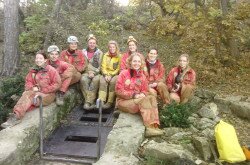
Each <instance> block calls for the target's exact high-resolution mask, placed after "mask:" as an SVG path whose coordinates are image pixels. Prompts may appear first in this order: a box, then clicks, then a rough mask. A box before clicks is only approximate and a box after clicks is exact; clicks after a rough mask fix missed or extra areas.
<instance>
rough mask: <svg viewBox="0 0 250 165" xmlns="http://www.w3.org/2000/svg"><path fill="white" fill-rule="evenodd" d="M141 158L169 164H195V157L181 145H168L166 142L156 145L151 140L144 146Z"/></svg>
mask: <svg viewBox="0 0 250 165" xmlns="http://www.w3.org/2000/svg"><path fill="white" fill-rule="evenodd" d="M143 156H145V157H153V158H156V159H159V160H162V161H164V162H168V163H169V164H174V163H175V164H176V162H177V161H179V162H180V163H181V162H182V163H188V164H189V165H192V164H195V162H194V161H195V159H196V157H195V156H194V155H193V154H192V153H191V152H189V151H188V150H186V149H185V148H184V147H182V146H181V145H176V144H169V143H167V142H161V143H157V142H155V141H153V140H151V141H149V142H148V143H147V144H146V145H145V146H144V152H143Z"/></svg>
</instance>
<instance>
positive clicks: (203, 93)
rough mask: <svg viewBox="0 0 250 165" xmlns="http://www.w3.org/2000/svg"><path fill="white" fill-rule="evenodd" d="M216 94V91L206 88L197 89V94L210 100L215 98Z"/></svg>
mask: <svg viewBox="0 0 250 165" xmlns="http://www.w3.org/2000/svg"><path fill="white" fill-rule="evenodd" d="M215 95H216V94H215V93H214V92H212V91H209V90H206V89H201V88H199V89H197V90H196V91H195V96H197V97H199V98H201V99H207V100H210V101H211V100H213V99H214V97H215Z"/></svg>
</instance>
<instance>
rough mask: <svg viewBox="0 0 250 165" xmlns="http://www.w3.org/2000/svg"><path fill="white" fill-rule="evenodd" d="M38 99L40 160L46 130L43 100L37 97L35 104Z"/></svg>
mask: <svg viewBox="0 0 250 165" xmlns="http://www.w3.org/2000/svg"><path fill="white" fill-rule="evenodd" d="M37 99H39V103H40V105H39V121H40V126H39V131H40V158H41V159H42V158H43V154H44V153H43V137H44V130H43V128H44V127H43V102H42V101H43V98H42V96H40V95H36V96H35V97H34V100H33V102H34V104H37Z"/></svg>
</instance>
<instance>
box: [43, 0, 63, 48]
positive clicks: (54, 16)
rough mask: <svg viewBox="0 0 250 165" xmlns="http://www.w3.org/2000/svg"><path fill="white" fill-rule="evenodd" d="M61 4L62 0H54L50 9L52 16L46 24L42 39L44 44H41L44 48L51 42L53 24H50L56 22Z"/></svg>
mask: <svg viewBox="0 0 250 165" xmlns="http://www.w3.org/2000/svg"><path fill="white" fill-rule="evenodd" d="M61 6H62V0H56V2H55V6H54V9H53V11H52V17H51V18H50V20H49V25H48V26H47V27H48V29H47V34H46V37H45V40H44V44H43V48H44V49H46V48H47V47H48V46H49V44H51V41H50V40H51V36H52V35H53V33H54V28H53V27H54V26H53V25H52V23H57V22H58V18H59V12H60V9H61Z"/></svg>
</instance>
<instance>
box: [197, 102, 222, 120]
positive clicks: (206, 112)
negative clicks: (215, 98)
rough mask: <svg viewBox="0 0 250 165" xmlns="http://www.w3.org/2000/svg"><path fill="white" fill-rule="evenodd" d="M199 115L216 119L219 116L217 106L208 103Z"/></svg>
mask: <svg viewBox="0 0 250 165" xmlns="http://www.w3.org/2000/svg"><path fill="white" fill-rule="evenodd" d="M198 113H199V115H200V116H201V117H205V118H209V119H215V118H216V117H217V115H218V114H219V112H218V108H217V105H216V104H215V103H207V104H205V105H204V106H203V107H202V108H201V109H200V110H199V111H198Z"/></svg>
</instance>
